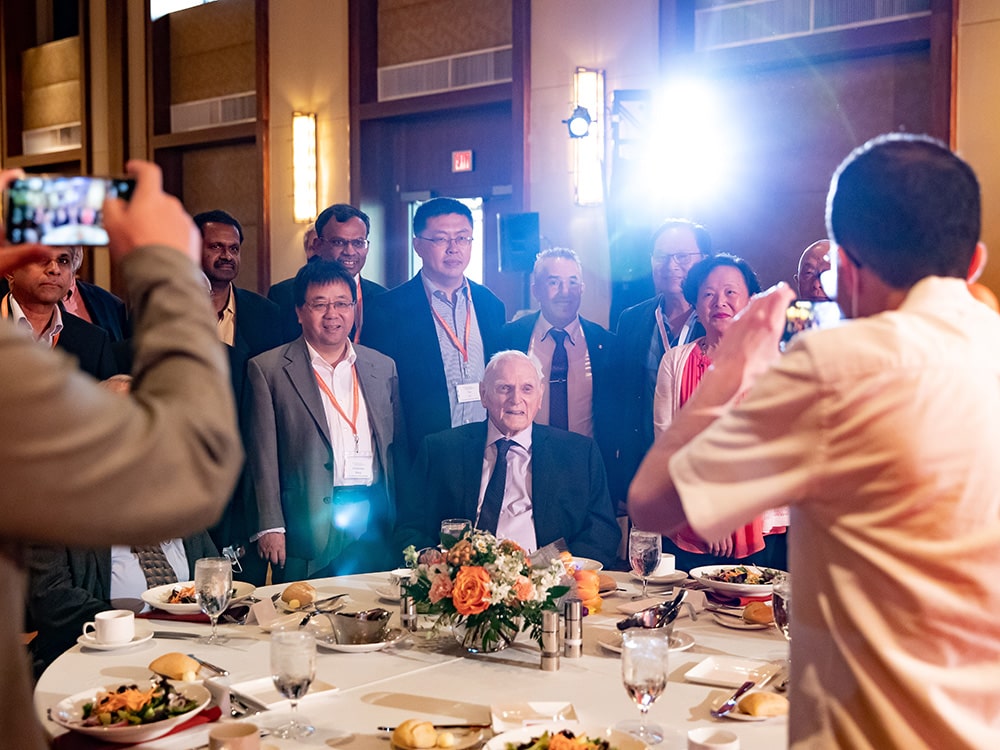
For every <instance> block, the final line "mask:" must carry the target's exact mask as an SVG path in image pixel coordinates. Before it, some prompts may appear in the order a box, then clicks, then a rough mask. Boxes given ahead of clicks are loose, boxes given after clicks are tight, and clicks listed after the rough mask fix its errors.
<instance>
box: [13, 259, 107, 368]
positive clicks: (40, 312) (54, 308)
mask: <svg viewBox="0 0 1000 750" xmlns="http://www.w3.org/2000/svg"><path fill="white" fill-rule="evenodd" d="M48 253H49V259H48V260H46V261H39V262H37V263H29V264H27V265H25V266H22V267H21V268H17V269H15V270H13V271H11V272H10V274H8V276H7V283H8V285H9V288H10V292H9V293H8V294H7V295H6V296H5V297H3V299H2V300H0V314H2V316H3V317H4V318H10V319H11V320H13V321H14V322H15V325H18V326H21V327H23V328H25V330H27V331H30V332H31V335H32V337H33V338H35V339H36V340H37V341H39V342H41V343H43V344H45V345H47V346H50V347H53V348H59V349H62V350H63V351H65V352H66V353H67V354H72V355H73V356H74V357H76V359H77V360H78V362H79V366H80V369H81V370H83V371H84V372H87V373H90V374H91V375H93V376H94V377H95V378H97V379H98V380H104V379H105V378H109V377H111V376H112V375H114V374H116V373H117V371H118V370H117V366H116V365H115V359H114V355H113V354H112V351H111V341H110V339H109V338H108V334H107V333H106V332H105V331H104V330H103V329H101V328H98V327H97V326H95V325H92V324H90V323H88V322H87V321H85V320H83V319H81V318H78V317H76V316H75V315H72V314H70V313H68V312H65V311H64V310H62V308H61V307H60V305H59V302H60V300H62V299H63V297H65V296H66V291H67V290H68V289H69V286H70V283H71V282H72V280H73V272H72V270H71V269H72V259H71V257H70V252H69V248H65V247H52V248H49V249H48Z"/></svg>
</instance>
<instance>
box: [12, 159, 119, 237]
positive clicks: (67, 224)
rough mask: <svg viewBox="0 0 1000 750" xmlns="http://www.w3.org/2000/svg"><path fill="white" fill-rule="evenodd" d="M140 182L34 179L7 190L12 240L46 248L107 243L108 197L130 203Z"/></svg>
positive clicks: (52, 177) (44, 177) (89, 178)
mask: <svg viewBox="0 0 1000 750" xmlns="http://www.w3.org/2000/svg"><path fill="white" fill-rule="evenodd" d="M134 187H135V181H134V180H130V179H124V178H116V177H71V176H62V175H31V176H28V177H26V178H24V179H23V180H15V181H14V182H12V183H11V184H10V185H9V186H8V188H7V202H6V211H5V214H4V219H5V224H6V227H7V241H8V242H10V243H12V244H15V245H17V244H22V243H25V242H40V243H41V244H43V245H55V246H60V245H91V246H102V245H107V244H108V233H107V232H106V231H105V230H104V223H103V220H102V219H103V216H102V207H103V205H104V199H105V197H119V198H124V199H126V200H128V198H130V197H131V195H132V190H133V188H134Z"/></svg>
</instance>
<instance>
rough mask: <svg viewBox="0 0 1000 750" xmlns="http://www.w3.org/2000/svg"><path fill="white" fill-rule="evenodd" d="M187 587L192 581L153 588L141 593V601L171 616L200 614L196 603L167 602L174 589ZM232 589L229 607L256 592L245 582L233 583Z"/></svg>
mask: <svg viewBox="0 0 1000 750" xmlns="http://www.w3.org/2000/svg"><path fill="white" fill-rule="evenodd" d="M189 587H194V581H181V582H179V583H166V584H164V585H162V586H154V587H153V588H151V589H148V590H146V591H144V592H142V600H143V601H144V602H146V604H148V605H149V606H151V607H155V608H156V609H161V610H163V611H164V612H169V613H170V614H172V615H197V614H200V613H201V607H200V606H198V602H186V603H184V604H170V602H168V601H167V600H168V599H169V598H170V594H171V593H173V591H174V589H184V588H189ZM233 589H234V591H235V593H234V594H233V598H232V599H230V600H229V606H232V605H234V604H236V603H237V602H241V601H243V600H244V599H246V598H247V597H250V596H253V592H254V591H256V590H257V587H256V586H254V585H253V584H252V583H247V582H246V581H233Z"/></svg>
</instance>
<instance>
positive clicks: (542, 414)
mask: <svg viewBox="0 0 1000 750" xmlns="http://www.w3.org/2000/svg"><path fill="white" fill-rule="evenodd" d="M583 291H584V283H583V269H582V267H581V265H580V259H579V258H578V257H577V255H576V253H574V252H573V251H572V250H567V249H565V248H561V247H556V248H551V249H549V250H545V251H543V252H541V253H539V255H538V258H536V260H535V267H534V270H533V271H532V274H531V292H532V294H533V295H534V297H535V299H536V300H538V306H539V308H540V309H539V311H538V312H536V313H532V314H530V315H525V316H523V317H521V318H518V319H517V320H515V321H512V322H510V323H508V324H507V325H505V326H504V327H503V330H502V332H501V345H502V346H503V348H504V349H517V350H518V351H521V352H526V353H528V354H533V355H535V357H537V358H538V361H539V362H541V364H542V373H543V374H544V376H545V380H546V381H547V382H548V384H549V385H548V387H547V388H546V389H545V394H544V396H543V397H542V405H541V408H540V409H539V411H538V416H537V417H536V418H535V422H536V423H538V424H547V425H550V426H552V427H560V428H562V429H564V430H565V429H568V430H570V431H571V432H576V433H579V434H581V435H586V436H587V437H592V438H594V439H595V440H596V441H597V445H598V446H599V447H600V449H601V455H602V456H603V457H604V466H605V468H606V469H607V472H608V485H609V488H610V490H611V498H612V500H614V501H615V503H616V504H617V503H619V502H621V503H624V501H625V489H626V488H625V487H624V486H622V485H621V483H620V482H618V481H616V477H617V461H616V459H615V448H616V445H615V436H616V435H617V429H616V423H617V420H618V418H619V414H618V411H617V409H616V403H617V400H618V398H617V393H618V391H617V377H618V376H617V372H616V369H615V365H614V361H613V359H612V357H613V351H612V347H613V344H614V339H615V337H614V334H612V333H611V332H610V331H608V330H607V329H606V328H604V327H602V326H600V325H598V324H597V323H594V322H591V321H589V320H587V319H585V318H582V317H580V314H579V312H580V300H581V299H582V297H583ZM560 349H562V351H561V352H560Z"/></svg>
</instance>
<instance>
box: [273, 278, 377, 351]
mask: <svg viewBox="0 0 1000 750" xmlns="http://www.w3.org/2000/svg"><path fill="white" fill-rule="evenodd" d="M388 291H389V290H388V289H386V288H385V287H384V286H382V285H381V284H378V283H376V282H374V281H370V280H369V279H366V278H365V277H364V276H362V277H361V297H362V300H370V299H374V298H375V297H377V296H379V295H380V294H385V293H386V292H388ZM267 298H268V299H269V300H271V301H272V302H273V303H274V304H276V305H277V306H278V307H279V308H280V309H281V335H282V339H283V341H294V340H295V339H297V338H298V337H299V336H301V335H302V326H300V325H299V319H298V317H297V316H296V315H295V279H294V278H292V279H285V280H284V281H279V282H278V283H277V284H272V285H271V288H270V289H269V290H268V291H267ZM368 310H369V308H368V306H367V302H365V303H364V315H365V317H366V318H367V315H368ZM364 323H365V321H362V329H364ZM352 336H353V331H352Z"/></svg>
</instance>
